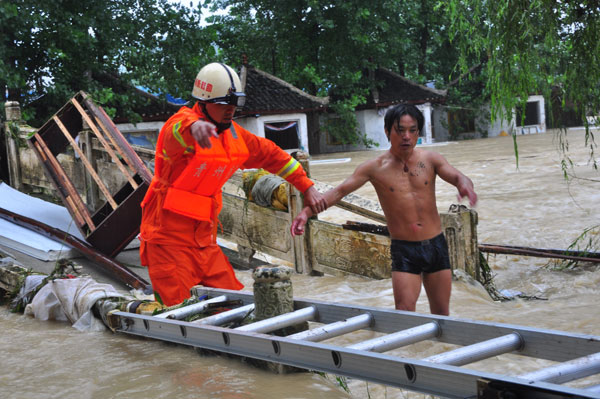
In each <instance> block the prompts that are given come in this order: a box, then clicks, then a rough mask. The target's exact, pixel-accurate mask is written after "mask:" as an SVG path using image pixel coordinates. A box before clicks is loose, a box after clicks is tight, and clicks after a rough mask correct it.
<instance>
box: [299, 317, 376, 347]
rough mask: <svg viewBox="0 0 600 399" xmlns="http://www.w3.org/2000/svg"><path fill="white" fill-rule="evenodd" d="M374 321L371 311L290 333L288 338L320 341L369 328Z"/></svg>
mask: <svg viewBox="0 0 600 399" xmlns="http://www.w3.org/2000/svg"><path fill="white" fill-rule="evenodd" d="M372 321H373V316H371V314H370V313H363V314H361V315H358V316H354V317H351V318H349V319H346V320H342V321H336V322H335V323H331V324H327V325H325V326H321V327H317V328H313V329H312V330H306V331H301V332H299V333H296V334H292V335H288V336H287V338H292V339H303V340H305V341H312V342H319V341H323V340H326V339H329V338H333V337H337V336H339V335H343V334H346V333H349V332H352V331H356V330H360V329H361V328H367V327H369V326H370V325H371V322H372Z"/></svg>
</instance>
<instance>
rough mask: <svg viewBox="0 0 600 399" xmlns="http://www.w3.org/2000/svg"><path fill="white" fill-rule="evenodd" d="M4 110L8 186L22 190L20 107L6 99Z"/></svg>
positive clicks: (15, 102)
mask: <svg viewBox="0 0 600 399" xmlns="http://www.w3.org/2000/svg"><path fill="white" fill-rule="evenodd" d="M4 109H5V112H6V124H5V131H6V152H7V157H8V176H9V179H10V182H9V184H10V186H12V187H13V188H14V189H16V190H19V191H22V187H23V182H22V179H21V161H20V158H19V141H18V140H19V134H20V129H19V126H20V125H21V123H22V120H21V107H20V106H19V103H18V102H17V101H7V102H6V103H5V104H4ZM15 136H16V137H15Z"/></svg>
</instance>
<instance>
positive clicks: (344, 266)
mask: <svg viewBox="0 0 600 399" xmlns="http://www.w3.org/2000/svg"><path fill="white" fill-rule="evenodd" d="M308 224H309V225H310V226H309V234H310V240H311V243H312V252H313V254H314V255H313V256H314V257H315V260H316V263H313V269H314V270H317V271H320V272H324V273H332V272H333V273H334V274H353V275H360V276H365V277H370V278H374V279H383V278H389V277H391V267H390V265H391V263H392V261H391V257H390V243H391V240H390V239H389V237H384V236H380V235H376V234H370V233H363V232H360V231H351V230H345V229H344V228H343V227H342V226H340V225H337V224H334V223H329V222H323V221H320V220H313V219H311V220H309V222H308ZM336 272H337V273H336Z"/></svg>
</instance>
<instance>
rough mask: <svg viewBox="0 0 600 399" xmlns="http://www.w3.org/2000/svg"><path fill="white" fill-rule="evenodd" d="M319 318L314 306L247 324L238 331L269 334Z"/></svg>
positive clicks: (238, 328)
mask: <svg viewBox="0 0 600 399" xmlns="http://www.w3.org/2000/svg"><path fill="white" fill-rule="evenodd" d="M316 317H317V309H316V308H315V307H314V306H308V307H306V308H302V309H299V310H296V311H294V312H290V313H284V314H282V315H279V316H275V317H270V318H268V319H264V320H261V321H257V322H255V323H252V324H246V325H244V326H241V327H237V328H236V330H238V331H246V332H259V333H267V332H270V331H275V330H279V329H280V328H284V327H289V326H293V325H294V324H299V323H303V322H305V321H310V320H314V319H315V318H316Z"/></svg>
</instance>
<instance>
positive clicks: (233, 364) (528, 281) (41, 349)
mask: <svg viewBox="0 0 600 399" xmlns="http://www.w3.org/2000/svg"><path fill="white" fill-rule="evenodd" d="M554 137H555V135H554V134H553V133H546V134H538V135H529V136H519V137H518V145H519V168H518V169H517V167H516V159H515V153H514V147H513V141H512V138H510V137H497V138H490V139H482V140H472V141H465V142H460V143H450V144H447V145H438V146H430V147H423V148H427V149H428V150H432V151H437V152H440V153H441V154H443V155H444V156H445V157H446V158H447V159H448V161H449V162H450V163H451V164H453V165H454V166H455V167H457V168H458V169H459V170H461V171H462V172H464V173H465V174H467V175H468V176H469V177H471V178H472V180H473V181H474V183H475V188H476V191H477V193H478V195H479V204H478V205H477V208H476V210H477V212H478V215H479V227H478V234H479V242H480V243H486V244H502V245H515V246H526V247H538V248H555V249H564V248H566V247H567V246H568V245H569V244H570V243H571V242H572V241H573V240H574V239H575V238H576V237H577V236H578V235H579V234H581V233H582V232H583V231H584V230H585V229H586V228H589V227H592V226H594V225H597V224H599V220H598V211H597V209H598V205H597V204H598V203H599V202H600V190H598V187H600V183H598V182H594V181H591V180H574V181H572V182H570V183H569V182H567V181H565V179H564V178H563V174H562V171H561V169H560V165H559V161H558V159H559V155H558V152H557V150H556V148H557V144H556V142H555V140H554ZM568 137H569V140H570V148H571V157H572V160H573V162H574V170H575V171H576V173H577V174H578V175H579V176H581V177H583V178H586V179H595V180H600V176H599V175H598V172H596V171H594V170H593V169H592V167H591V166H590V165H589V164H588V158H589V152H588V150H587V149H586V148H585V146H584V138H583V132H582V131H581V130H578V131H577V130H575V131H570V132H569V135H568ZM378 152H379V151H365V152H350V153H343V154H340V153H338V154H329V155H326V156H317V157H314V159H315V160H324V159H337V158H347V157H349V158H351V162H346V163H327V164H315V165H312V166H311V172H312V175H313V177H314V178H316V179H318V180H321V181H323V182H326V183H330V184H337V183H340V182H341V181H342V180H343V179H344V178H346V177H347V176H348V175H349V174H350V173H351V172H352V171H353V170H354V168H355V167H356V166H357V165H358V164H359V163H360V162H362V161H364V160H366V159H368V158H371V157H374V156H376V155H377V154H378ZM436 192H437V196H438V209H439V210H440V211H446V210H447V209H448V207H449V206H450V204H453V203H456V190H455V189H454V187H452V186H450V185H449V184H447V183H445V182H443V181H441V180H440V179H438V181H437V190H436ZM357 193H358V194H360V195H362V196H364V197H367V198H370V199H373V200H376V195H375V192H374V190H373V188H372V187H371V186H370V184H367V185H365V186H364V187H362V188H361V189H360V190H358V191H357ZM320 218H321V219H323V220H328V221H332V222H336V223H344V222H345V221H346V220H359V221H368V220H367V219H361V218H358V217H355V216H353V215H350V214H348V213H346V212H342V211H340V210H335V209H332V210H328V211H326V213H324V214H322V215H320ZM594 237H595V236H594ZM488 261H489V264H490V266H491V267H492V270H493V273H494V274H495V282H496V286H497V287H498V288H499V289H510V290H516V291H520V292H523V293H525V294H527V295H535V296H539V297H543V298H546V299H547V300H544V301H540V300H535V301H526V300H521V299H518V300H515V301H511V302H503V303H500V302H494V301H493V300H491V299H490V297H489V296H488V295H487V293H486V292H485V291H484V290H482V289H481V288H480V287H478V286H476V285H471V284H469V283H466V282H462V281H456V282H454V283H453V291H452V299H451V307H450V311H451V315H452V316H453V317H460V318H468V319H476V320H482V321H488V322H501V323H511V324H519V325H525V326H530V327H536V328H545V329H557V330H563V331H569V332H577V333H584V334H592V335H600V307H599V306H598V304H599V303H600V290H599V289H598V287H599V285H600V267H598V266H593V265H587V266H584V267H580V268H578V269H576V270H556V269H552V268H548V267H547V265H548V263H549V260H547V259H541V258H530V257H521V256H513V255H509V256H507V255H496V256H494V255H490V257H489V259H488ZM237 274H238V276H239V278H240V280H241V281H242V282H243V283H244V284H245V285H246V286H247V287H248V289H251V287H252V278H251V276H250V273H249V272H237ZM293 284H294V291H295V293H296V296H298V297H303V298H312V299H319V300H324V301H331V300H335V301H338V302H344V303H353V304H359V305H367V306H378V307H384V308H391V307H393V298H392V289H391V282H390V281H389V280H381V281H374V280H368V279H363V278H359V277H345V278H342V277H333V276H324V277H321V278H316V277H306V276H294V277H293ZM417 311H418V312H422V313H427V312H428V303H427V298H426V296H425V294H424V293H423V292H422V293H421V296H420V297H419V300H418V303H417ZM0 328H1V329H2V334H1V337H2V339H0V353H1V354H2V355H1V356H0V397H2V398H5V399H9V398H15V399H16V398H31V397H44V398H45V397H57V398H58V397H60V398H73V399H75V398H77V399H79V398H148V399H154V398H167V397H168V398H227V399H228V398H232V399H233V398H236V399H237V398H349V397H352V398H365V397H368V395H370V397H372V398H422V397H425V395H422V394H416V393H409V392H406V391H403V390H400V389H395V388H388V387H384V386H380V385H376V384H366V383H365V382H362V381H358V380H350V381H349V383H348V385H349V390H350V393H346V392H345V391H344V390H342V389H341V388H340V386H339V384H338V383H337V382H336V381H335V378H334V376H328V377H327V378H326V377H322V376H320V375H317V374H311V373H302V374H292V375H286V376H274V375H272V374H270V373H268V372H263V371H260V370H256V369H254V368H252V367H250V366H248V365H245V364H243V363H241V362H240V361H238V360H235V359H225V358H220V357H208V358H206V357H200V356H198V355H197V354H196V352H195V351H193V350H191V349H189V348H187V347H181V346H176V345H172V344H167V343H163V342H157V341H152V340H146V339H140V338H132V337H130V336H124V335H118V334H117V335H115V334H112V333H109V332H102V333H81V332H78V331H76V330H75V329H73V328H71V327H69V326H68V325H65V324H62V323H52V322H42V321H37V320H33V319H30V318H28V317H24V316H22V315H16V314H10V313H8V312H7V311H6V310H5V309H2V310H0ZM372 336H374V335H373V333H370V332H361V333H358V334H354V335H349V336H344V337H341V338H337V339H336V340H334V341H332V342H335V343H337V344H341V345H344V344H349V343H350V342H354V341H356V340H365V339H368V338H370V337H372ZM451 347H452V346H451V345H445V344H433V345H432V344H431V343H429V342H425V343H420V344H416V345H412V346H410V347H407V348H405V349H401V350H396V351H393V352H392V353H394V354H398V355H402V356H407V357H413V358H423V357H426V356H429V355H432V354H435V353H439V352H441V351H443V350H448V349H450V348H451ZM548 364H550V362H547V361H540V360H536V359H529V358H521V357H519V356H516V355H504V356H501V357H499V358H498V357H496V358H494V359H490V360H486V361H482V362H478V363H475V364H473V365H469V366H467V367H469V368H479V369H485V370H486V371H490V372H496V373H503V374H506V373H507V374H511V375H518V374H521V373H524V372H527V371H530V370H534V369H537V368H540V367H543V366H546V365H548ZM591 384H600V377H594V378H589V379H586V380H583V381H582V382H581V381H580V382H575V383H573V385H574V386H580V385H583V386H585V385H591Z"/></svg>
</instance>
